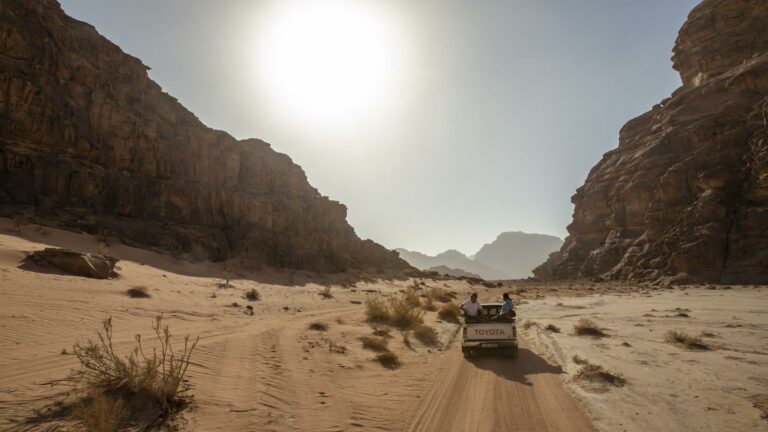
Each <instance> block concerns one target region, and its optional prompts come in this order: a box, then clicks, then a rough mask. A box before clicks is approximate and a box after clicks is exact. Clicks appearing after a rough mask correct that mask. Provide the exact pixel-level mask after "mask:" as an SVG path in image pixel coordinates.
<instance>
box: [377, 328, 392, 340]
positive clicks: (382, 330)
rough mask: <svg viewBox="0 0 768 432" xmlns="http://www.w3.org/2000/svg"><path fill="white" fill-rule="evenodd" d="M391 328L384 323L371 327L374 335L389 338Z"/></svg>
mask: <svg viewBox="0 0 768 432" xmlns="http://www.w3.org/2000/svg"><path fill="white" fill-rule="evenodd" d="M391 333H392V328H391V327H389V326H386V325H382V326H374V327H373V334H374V336H379V337H384V338H391V337H392V334H391Z"/></svg>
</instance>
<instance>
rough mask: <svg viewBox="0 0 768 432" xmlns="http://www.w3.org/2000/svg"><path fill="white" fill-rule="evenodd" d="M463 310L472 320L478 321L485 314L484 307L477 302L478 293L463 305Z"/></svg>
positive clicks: (473, 294)
mask: <svg viewBox="0 0 768 432" xmlns="http://www.w3.org/2000/svg"><path fill="white" fill-rule="evenodd" d="M461 308H462V309H463V310H464V314H465V315H466V316H467V317H468V318H471V319H474V320H477V319H479V318H480V315H481V314H482V313H483V306H482V305H481V304H480V302H479V301H477V293H472V295H471V296H469V299H468V300H466V301H465V302H464V303H462V305H461Z"/></svg>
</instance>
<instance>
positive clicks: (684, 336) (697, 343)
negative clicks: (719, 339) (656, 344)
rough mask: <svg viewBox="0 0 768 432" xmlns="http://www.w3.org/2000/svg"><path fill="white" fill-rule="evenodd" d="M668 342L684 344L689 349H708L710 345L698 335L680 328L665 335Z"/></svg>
mask: <svg viewBox="0 0 768 432" xmlns="http://www.w3.org/2000/svg"><path fill="white" fill-rule="evenodd" d="M664 339H665V340H666V341H667V342H670V343H673V344H677V345H682V346H684V347H686V348H688V349H700V350H707V349H709V346H707V344H705V343H704V341H702V340H701V338H699V337H696V336H689V335H688V333H686V332H684V331H679V330H670V331H668V332H667V333H666V334H665V335H664Z"/></svg>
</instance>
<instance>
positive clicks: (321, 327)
mask: <svg viewBox="0 0 768 432" xmlns="http://www.w3.org/2000/svg"><path fill="white" fill-rule="evenodd" d="M309 329H310V330H314V331H328V324H326V323H321V322H313V323H312V324H310V325H309Z"/></svg>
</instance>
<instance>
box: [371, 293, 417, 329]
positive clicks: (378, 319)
mask: <svg viewBox="0 0 768 432" xmlns="http://www.w3.org/2000/svg"><path fill="white" fill-rule="evenodd" d="M422 314H423V312H422V311H421V309H420V308H419V307H416V306H413V304H409V303H408V301H407V300H406V299H398V298H394V297H393V298H390V299H389V300H388V301H384V300H383V299H381V298H379V297H373V298H369V299H367V300H366V301H365V316H366V320H367V321H368V322H371V323H380V324H388V325H390V326H392V327H396V328H399V329H410V328H413V327H414V326H416V325H417V324H421V322H422Z"/></svg>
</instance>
